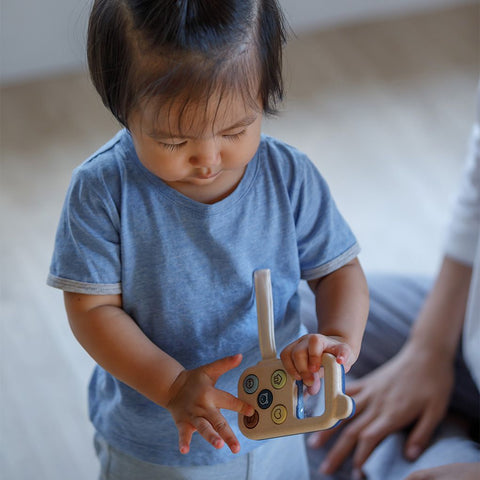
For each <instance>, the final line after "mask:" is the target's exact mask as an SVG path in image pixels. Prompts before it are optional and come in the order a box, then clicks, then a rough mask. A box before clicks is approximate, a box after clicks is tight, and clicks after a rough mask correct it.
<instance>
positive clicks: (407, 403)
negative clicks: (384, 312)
mask: <svg viewBox="0 0 480 480" xmlns="http://www.w3.org/2000/svg"><path fill="white" fill-rule="evenodd" d="M453 375H454V374H453V365H452V361H451V360H450V359H449V358H447V357H445V356H443V355H442V353H441V352H439V354H433V353H432V352H427V351H424V349H422V347H417V346H415V345H413V344H412V343H411V342H410V343H407V344H406V345H405V347H404V348H403V349H402V350H401V351H400V352H399V353H398V354H397V355H396V356H395V357H394V358H392V359H391V360H390V361H389V362H387V363H385V364H384V365H382V366H381V367H379V368H378V369H377V370H375V371H373V372H372V373H370V374H369V375H366V376H365V377H363V378H361V379H359V380H357V381H354V382H352V383H351V384H350V385H349V386H348V387H347V389H346V392H347V393H348V394H349V395H351V396H353V398H354V400H355V403H356V414H355V416H354V417H353V419H351V420H350V421H349V423H348V424H347V425H346V426H345V428H344V429H343V430H342V431H341V433H340V435H339V437H338V439H337V440H336V441H335V443H334V445H333V447H332V448H331V449H330V450H329V452H328V454H327V456H326V458H325V460H324V462H323V463H322V465H321V470H322V472H324V473H325V474H331V473H333V472H335V471H336V470H337V468H338V467H339V466H340V465H341V463H342V462H343V461H344V460H345V459H346V457H347V456H348V455H349V454H350V453H351V452H352V451H353V450H354V455H353V467H354V469H355V470H357V471H359V470H360V469H361V467H362V465H363V464H364V463H365V461H366V460H367V458H368V457H369V455H370V454H371V452H372V451H373V449H374V448H375V447H376V446H377V445H378V443H379V442H380V441H381V440H383V439H384V438H385V437H386V436H387V435H389V434H390V433H393V432H395V431H398V430H400V429H402V428H404V427H406V426H408V425H411V424H413V428H412V430H411V432H410V433H409V435H408V438H407V441H406V444H405V455H406V457H407V458H408V459H410V460H414V459H415V458H417V457H418V456H419V455H420V454H421V452H422V451H423V450H424V449H425V447H426V446H427V444H428V441H429V439H430V437H431V435H432V432H433V431H434V429H435V427H436V426H437V425H438V423H439V422H440V420H441V419H442V418H443V416H444V414H445V412H446V409H447V406H448V402H449V398H450V395H451V392H452V388H453ZM331 436H332V431H325V432H319V433H316V434H313V435H312V436H311V438H310V439H309V445H310V446H312V447H314V448H315V447H321V446H323V445H324V444H325V443H326V442H327V441H328V439H329V438H330V437H331Z"/></svg>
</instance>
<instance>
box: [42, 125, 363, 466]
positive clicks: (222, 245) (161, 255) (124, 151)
mask: <svg viewBox="0 0 480 480" xmlns="http://www.w3.org/2000/svg"><path fill="white" fill-rule="evenodd" d="M358 251H359V248H358V245H357V242H356V239H355V237H354V236H353V234H352V232H351V231H350V229H349V227H348V225H347V224H346V222H345V221H344V219H343V218H342V216H341V215H340V213H339V212H338V210H337V208H336V206H335V203H334V201H333V199H332V198H331V196H330V192H329V189H328V187H327V185H326V183H325V181H324V180H323V178H322V177H321V176H320V174H319V173H318V171H317V169H316V168H315V166H314V165H313V164H312V163H311V162H310V160H308V158H307V157H306V156H305V155H304V154H302V153H300V152H299V151H298V150H296V149H294V148H293V147H291V146H288V145H286V144H284V143H282V142H280V141H278V140H275V139H273V138H270V137H266V136H262V139H261V142H260V146H259V148H258V150H257V152H256V154H255V156H254V158H253V159H252V160H251V162H250V163H249V164H248V166H247V168H246V171H245V174H244V176H243V178H242V180H241V181H240V183H239V185H238V186H237V188H236V189H235V190H234V191H233V192H232V193H231V194H230V195H229V196H228V197H227V198H225V199H223V200H221V201H220V202H217V203H215V204H212V205H207V204H203V203H199V202H196V201H194V200H192V199H190V198H187V197H185V196H184V195H182V194H181V193H179V192H177V191H175V190H173V189H172V188H170V187H169V186H168V185H166V184H165V183H164V182H163V181H162V180H161V179H160V178H158V177H157V176H156V175H154V174H153V173H151V172H150V171H149V170H147V169H146V168H145V167H144V166H143V165H142V163H141V162H140V161H139V159H138V157H137V155H136V152H135V149H134V146H133V142H132V138H131V136H130V134H129V132H128V131H127V130H122V131H120V132H119V133H118V134H117V135H116V136H115V137H114V138H113V139H112V140H111V141H110V142H109V143H107V144H106V145H105V146H103V147H102V148H101V149H100V150H99V151H98V152H97V153H95V154H94V155H93V156H92V157H91V158H89V159H88V160H87V161H86V162H85V163H83V164H82V165H81V166H80V167H78V168H77V169H76V170H75V172H74V174H73V178H72V181H71V184H70V187H69V190H68V193H67V197H66V201H65V204H64V208H63V211H62V215H61V219H60V224H59V227H58V231H57V237H56V242H55V251H54V254H53V259H52V264H51V269H50V275H49V277H48V284H49V285H51V286H54V287H57V288H61V289H63V290H65V291H70V292H78V293H86V294H100V295H101V294H120V293H121V294H122V302H123V309H124V310H125V311H126V312H127V313H128V314H129V315H130V316H131V317H132V318H133V319H134V320H135V322H136V323H137V324H138V325H139V326H140V328H141V329H142V330H143V332H144V333H145V335H147V336H148V338H150V340H152V341H153V342H154V343H155V344H156V345H158V347H160V348H161V349H162V350H163V351H165V352H166V353H168V354H169V355H171V356H172V357H173V358H175V359H176V360H177V361H178V362H180V363H181V364H182V365H183V366H184V367H185V368H187V369H192V368H195V367H198V366H200V365H204V364H206V363H210V362H213V361H214V360H217V359H220V358H223V357H226V356H229V355H233V354H236V353H242V354H243V356H244V360H243V362H242V365H241V366H240V367H238V368H236V369H234V370H232V371H231V372H228V373H227V374H225V375H223V376H222V377H220V379H219V381H218V382H217V386H218V388H220V389H222V390H226V391H228V392H230V393H233V394H235V395H236V391H237V382H238V378H239V376H240V374H241V372H242V371H243V370H244V369H245V368H247V367H248V366H251V365H253V364H255V363H257V362H258V361H259V360H260V349H259V344H258V331H257V315H256V307H255V294H254V288H253V272H254V270H257V269H261V268H269V269H270V270H271V277H272V287H273V303H274V312H275V336H276V345H277V349H278V353H280V352H281V350H282V349H283V348H284V347H285V346H286V345H287V344H289V343H290V342H292V341H293V340H295V339H297V338H298V337H299V336H301V335H302V334H303V333H304V330H303V327H302V326H301V322H300V318H299V299H298V296H297V294H296V291H297V287H298V284H299V281H300V279H301V278H303V279H306V280H311V279H314V278H319V277H322V276H324V275H326V274H328V273H330V272H332V271H334V270H336V269H338V268H339V267H341V266H342V265H344V264H345V263H347V262H348V261H350V260H351V259H353V258H354V257H355V256H356V255H357V254H358ZM89 408H90V417H91V420H92V422H93V424H94V426H95V428H96V429H97V430H98V431H99V432H100V433H101V434H102V435H103V436H104V437H105V438H106V439H107V441H109V442H110V443H111V444H112V445H113V446H114V447H116V448H118V449H120V450H122V451H125V452H127V453H129V454H130V455H133V456H135V457H137V458H140V459H142V460H145V461H148V462H152V463H157V464H163V465H205V464H214V463H221V462H226V461H229V460H231V458H232V455H233V454H232V453H231V452H230V450H229V449H228V447H224V448H223V449H221V450H216V449H214V448H213V447H212V446H211V445H209V444H208V443H207V442H206V441H205V440H204V439H203V438H202V437H201V436H200V435H199V434H198V433H196V434H194V436H193V439H192V444H191V449H190V453H189V454H188V455H182V454H180V453H179V451H178V434H177V429H176V427H175V424H174V422H173V419H172V417H171V415H170V413H169V412H168V411H167V410H166V409H164V408H162V407H160V406H158V405H156V404H155V403H153V402H151V401H150V400H148V399H146V398H145V397H144V396H142V395H141V394H140V393H138V392H136V391H135V390H134V389H132V388H130V387H128V386H127V385H125V384H124V383H122V382H120V381H118V380H116V379H115V378H114V377H113V376H111V375H110V374H109V373H107V372H106V371H105V370H103V369H102V368H101V367H99V366H97V367H96V368H95V371H94V374H93V377H92V380H91V383H90V387H89ZM222 413H224V414H225V417H226V419H227V421H228V422H229V424H230V426H231V427H232V429H233V431H234V433H235V434H236V435H237V438H238V439H239V441H240V444H241V453H247V452H248V451H249V450H251V449H253V448H255V447H258V446H259V442H256V441H252V440H248V439H246V438H245V437H243V435H242V434H241V433H240V431H239V429H238V426H237V414H236V413H235V412H231V411H226V410H225V411H222Z"/></svg>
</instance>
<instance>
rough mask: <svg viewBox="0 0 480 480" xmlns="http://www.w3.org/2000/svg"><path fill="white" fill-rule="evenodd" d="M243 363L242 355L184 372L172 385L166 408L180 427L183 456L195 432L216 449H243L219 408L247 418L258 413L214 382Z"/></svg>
mask: <svg viewBox="0 0 480 480" xmlns="http://www.w3.org/2000/svg"><path fill="white" fill-rule="evenodd" d="M241 361H242V356H241V355H240V354H239V355H234V356H232V357H226V358H222V359H220V360H217V361H215V362H213V363H209V364H208V365H203V366H202V367H199V368H196V369H194V370H183V371H182V372H180V374H179V375H178V377H177V378H176V380H175V381H174V382H173V384H172V386H171V387H170V392H171V395H170V400H169V402H168V403H167V409H168V410H169V411H170V413H171V414H172V417H173V419H174V420H175V423H176V425H177V429H178V436H179V449H180V452H181V453H188V452H189V450H190V442H191V440H192V435H193V432H195V430H196V431H198V433H199V434H200V435H201V436H202V437H203V438H205V440H207V442H209V443H211V444H212V445H213V446H214V447H215V448H222V447H223V445H224V443H226V444H227V445H228V446H229V447H230V450H231V451H232V452H233V453H238V451H239V450H240V444H239V443H238V440H237V438H236V437H235V435H234V434H233V432H232V429H231V428H230V426H229V425H228V423H227V421H226V420H225V418H224V416H223V415H222V414H221V413H220V409H221V408H226V409H227V410H233V411H235V412H238V413H241V414H243V415H246V416H251V415H253V414H254V412H255V410H254V409H253V407H251V406H250V405H248V404H247V403H244V402H242V401H241V400H239V399H238V398H236V397H234V396H233V395H230V394H229V393H227V392H224V391H222V390H218V389H217V388H215V383H216V382H217V380H218V379H219V377H220V376H221V375H223V374H224V373H226V372H228V371H229V370H232V369H233V368H235V367H237V366H238V365H240V362H241Z"/></svg>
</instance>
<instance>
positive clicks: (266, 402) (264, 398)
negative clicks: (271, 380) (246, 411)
mask: <svg viewBox="0 0 480 480" xmlns="http://www.w3.org/2000/svg"><path fill="white" fill-rule="evenodd" d="M272 402H273V394H272V392H271V391H270V390H267V389H265V390H262V391H261V392H260V393H259V394H258V397H257V403H258V406H259V407H260V408H262V409H263V410H265V409H266V408H268V407H269V406H270V405H271V404H272Z"/></svg>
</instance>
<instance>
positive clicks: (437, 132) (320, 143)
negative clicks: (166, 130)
mask: <svg viewBox="0 0 480 480" xmlns="http://www.w3.org/2000/svg"><path fill="white" fill-rule="evenodd" d="M478 26H479V25H478V9H477V7H476V6H472V7H462V8H458V9H454V10H448V11H443V12H438V13H434V14H428V15H423V16H417V17H413V18H404V19H397V20H392V21H383V22H379V23H372V24H368V25H365V24H364V25H360V26H353V27H345V28H342V29H336V30H331V31H326V32H318V33H315V34H310V35H306V36H301V37H299V38H296V39H294V40H293V41H292V42H291V44H290V46H289V47H288V50H287V84H288V90H289V93H288V102H287V103H286V104H285V112H284V113H283V115H282V116H281V117H280V118H278V119H275V120H268V121H267V122H265V131H266V132H267V133H270V134H273V135H275V136H278V137H280V138H282V139H284V140H286V141H288V142H289V143H292V144H294V145H296V146H298V147H299V148H301V149H303V150H305V151H306V152H307V153H308V154H309V155H310V156H311V158H312V159H313V160H314V161H315V162H316V164H317V165H318V167H319V168H320V170H321V171H322V173H323V174H324V175H325V177H326V178H327V180H328V181H329V183H330V186H331V188H332V190H333V193H334V195H335V197H336V199H337V203H338V204H339V206H340V208H341V210H342V211H343V212H344V214H345V216H346V217H347V219H348V220H349V222H350V223H351V225H352V227H353V228H354V230H355V232H356V233H357V235H358V237H359V239H360V242H361V244H362V246H363V252H362V254H361V260H362V262H363V264H364V266H365V269H366V270H367V271H372V270H389V271H399V272H406V271H412V272H421V273H433V272H434V270H435V268H436V266H437V263H438V259H439V255H440V249H441V245H442V232H443V228H444V224H445V221H446V219H447V214H448V206H449V196H450V195H451V193H452V192H453V191H454V189H455V185H456V183H457V181H458V178H459V174H460V169H461V166H462V163H463V158H464V155H465V152H466V139H467V137H468V133H469V129H470V125H471V123H472V121H473V118H474V98H475V88H476V83H477V80H478V73H479V64H478V58H479V57H478V53H479V52H478ZM1 105H2V119H1V135H2V146H1V148H2V149H1V154H2V164H1V191H0V199H1V205H0V209H1V210H0V212H1V219H2V224H3V228H2V235H1V241H2V245H1V246H2V260H1V262H2V263H1V265H0V272H1V314H2V319H1V321H2V323H1V331H0V338H1V344H0V348H1V357H0V361H1V400H0V401H1V405H0V411H1V415H2V417H1V425H0V432H1V433H0V438H1V445H0V462H1V465H0V477H2V478H5V479H6V480H32V479H45V480H87V479H88V480H90V479H94V478H96V460H95V457H94V453H93V448H92V446H91V434H92V429H91V427H90V425H89V422H88V418H87V410H86V386H87V382H88V377H89V375H90V370H91V367H92V361H91V360H90V359H89V358H88V356H87V355H86V354H85V353H84V352H83V350H82V349H81V348H80V347H79V346H78V345H77V343H76V342H75V340H74V339H73V337H72V335H71V333H70V331H69V328H68V325H67V322H66V319H65V315H64V312H63V305H62V296H61V293H60V292H57V291H55V290H53V289H50V288H48V287H46V286H45V277H46V274H47V271H48V265H49V261H50V255H51V252H52V246H53V239H54V233H55V228H56V223H57V220H58V216H59V213H60V208H61V205H62V201H63V197H64V194H65V189H66V187H67V184H68V181H69V178H70V173H71V171H72V169H73V168H74V166H76V165H77V164H78V163H80V162H81V161H82V160H83V159H84V158H85V157H86V156H87V155H89V154H90V153H91V152H93V151H94V150H95V149H96V148H97V147H99V146H100V145H101V144H102V143H103V142H104V141H105V140H106V139H108V138H109V136H110V135H112V134H113V133H114V131H115V130H116V129H117V127H116V125H115V123H114V122H113V121H112V120H111V119H110V118H109V116H108V114H107V113H106V112H104V110H103V107H102V106H101V105H100V104H99V101H98V99H97V97H96V96H95V94H94V92H93V91H92V88H91V87H90V86H89V83H88V80H87V78H86V75H85V74H73V75H67V76H62V77H58V78H52V79H47V80H44V81H39V82H36V83H31V84H25V85H18V86H12V87H8V88H4V89H3V90H2V92H1Z"/></svg>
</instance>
